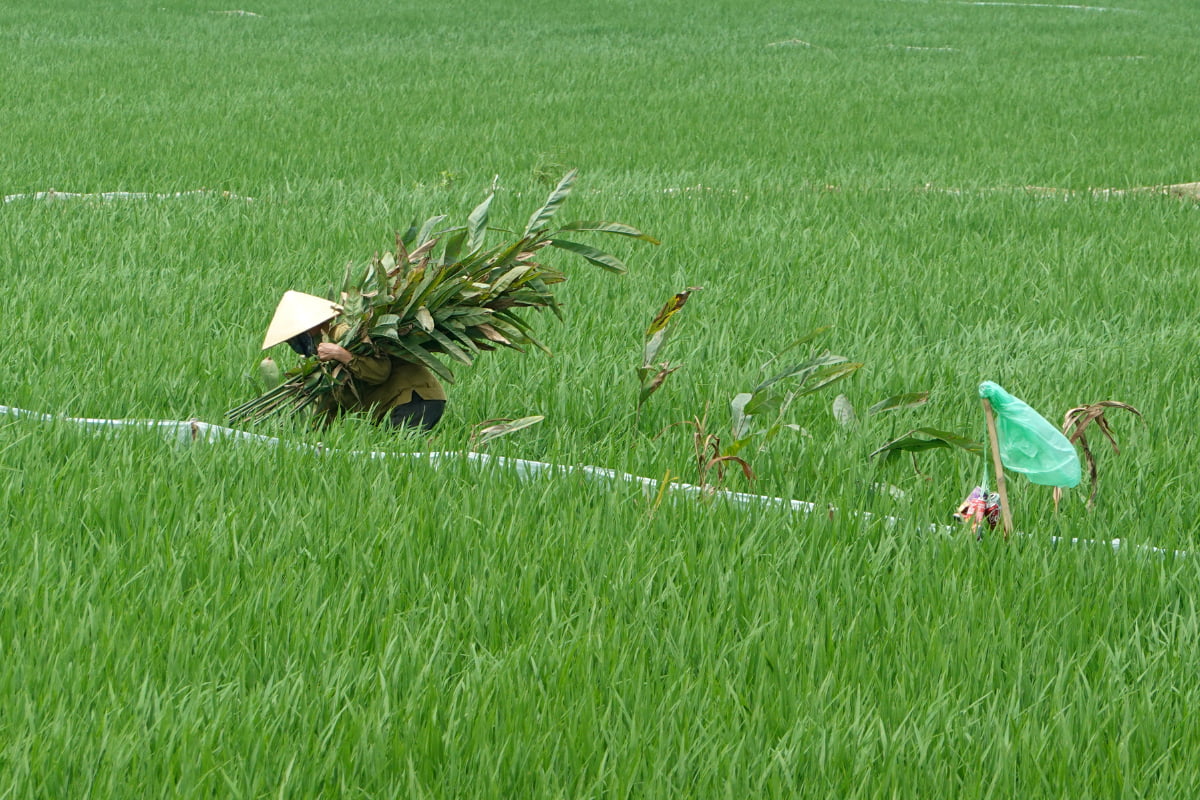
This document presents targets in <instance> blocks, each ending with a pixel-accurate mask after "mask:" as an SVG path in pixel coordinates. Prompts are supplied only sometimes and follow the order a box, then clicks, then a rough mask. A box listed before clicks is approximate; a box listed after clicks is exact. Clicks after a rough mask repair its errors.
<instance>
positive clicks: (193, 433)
mask: <svg viewBox="0 0 1200 800" xmlns="http://www.w3.org/2000/svg"><path fill="white" fill-rule="evenodd" d="M0 415H4V416H10V417H21V418H25V419H33V420H37V421H39V422H54V423H67V424H70V425H77V426H79V427H81V428H84V429H88V430H93V431H97V430H111V429H120V428H140V429H143V430H156V431H159V432H160V433H162V434H163V435H165V436H167V437H168V438H174V439H175V440H176V441H178V442H181V443H187V442H205V443H208V442H214V441H218V440H221V439H232V440H235V441H241V442H256V443H258V444H265V445H269V446H273V447H287V448H289V449H292V450H300V451H306V452H310V453H313V454H315V455H324V454H325V453H339V454H345V455H352V456H362V457H365V458H405V457H407V458H424V459H428V460H429V461H430V463H437V462H438V461H441V460H450V459H461V458H466V460H467V461H472V462H475V463H478V464H489V465H495V466H498V467H506V468H509V469H511V470H512V471H513V472H514V473H516V475H517V477H519V478H521V479H529V478H533V477H535V476H538V475H541V474H544V473H558V474H572V473H578V474H581V475H586V476H587V477H589V478H595V479H600V480H605V481H616V482H622V483H633V484H637V485H640V486H642V487H643V489H645V491H646V492H647V493H649V494H657V493H658V492H659V491H661V490H662V482H661V481H659V480H658V479H656V478H646V477H643V476H641V475H633V474H631V473H628V472H619V471H617V470H615V469H609V468H608V467H595V466H591V465H587V464H579V465H571V464H552V463H548V462H545V461H531V460H529V459H525V458H510V457H508V456H497V455H492V454H491V453H480V452H476V451H473V450H467V451H465V452H457V451H433V452H428V453H426V452H417V453H402V452H393V451H388V450H337V449H332V448H327V447H322V446H320V445H310V444H303V443H298V442H289V441H286V440H284V439H280V438H278V437H276V436H265V435H263V434H260V433H250V432H249V431H242V430H238V429H236V428H227V427H225V426H223V425H213V424H212V423H209V422H201V421H200V420H198V419H192V420H187V421H178V420H155V419H94V418H89V417H56V416H54V415H52V414H43V413H40V412H37V411H29V410H27V409H23V408H16V407H14V406H3V405H0ZM666 491H669V492H671V493H673V494H678V495H684V496H686V497H716V498H720V499H722V500H725V501H727V502H729V503H732V504H733V505H735V506H761V507H767V508H785V509H787V510H789V511H795V512H799V513H802V514H812V513H815V512H827V513H828V514H829V515H830V516H832V515H833V514H834V513H836V512H837V509H836V508H834V507H833V506H822V505H819V504H817V503H813V502H810V501H807V500H792V499H788V498H784V497H771V496H769V495H761V494H750V493H748V492H734V491H730V490H728V489H716V490H713V489H709V488H705V487H702V486H696V485H694V484H690V483H679V482H676V481H671V482H669V483H668V484H667V486H666ZM846 513H848V514H849V515H850V516H851V517H854V518H856V519H862V520H878V521H881V522H883V523H885V524H887V525H899V524H901V523H902V522H903V520H901V519H900V518H899V517H893V516H888V515H880V514H873V513H872V512H870V511H853V510H852V511H849V512H846ZM924 530H928V531H929V532H931V533H943V534H955V533H957V532H958V529H957V528H955V527H954V526H951V525H938V524H936V523H930V524H929V525H928V526H925V528H924ZM1015 535H1018V536H1021V535H1027V534H1020V533H1018V534H1015ZM1050 541H1051V542H1053V543H1055V544H1073V545H1084V544H1090V545H1108V546H1110V547H1111V548H1112V549H1113V550H1120V549H1121V548H1122V542H1121V540H1120V539H1111V540H1107V541H1105V540H1102V539H1080V538H1070V539H1068V538H1067V537H1065V536H1051V537H1050ZM1124 547H1125V549H1130V548H1131V547H1132V549H1134V550H1136V551H1139V552H1145V553H1153V554H1155V555H1168V554H1171V555H1175V556H1186V555H1188V551H1186V550H1168V549H1165V548H1162V547H1154V546H1153V545H1146V544H1139V545H1124Z"/></svg>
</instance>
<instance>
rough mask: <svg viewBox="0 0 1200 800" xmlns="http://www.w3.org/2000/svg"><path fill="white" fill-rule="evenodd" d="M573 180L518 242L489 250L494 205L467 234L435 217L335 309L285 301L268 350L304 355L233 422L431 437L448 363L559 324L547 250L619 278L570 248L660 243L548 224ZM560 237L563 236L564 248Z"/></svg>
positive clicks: (616, 263)
mask: <svg viewBox="0 0 1200 800" xmlns="http://www.w3.org/2000/svg"><path fill="white" fill-rule="evenodd" d="M574 181H575V171H574V170H571V171H570V172H568V173H567V174H566V175H564V176H563V178H562V180H561V181H559V182H558V185H557V186H556V187H555V188H554V191H553V192H551V193H550V196H549V197H548V198H547V199H546V202H545V203H544V204H543V205H542V207H541V208H539V209H538V210H537V211H535V212H534V213H533V215H532V216H531V217H530V218H529V222H528V224H527V225H526V226H525V229H524V232H523V233H521V234H519V235H516V238H515V239H510V240H509V241H505V242H501V243H500V244H497V245H494V246H490V247H489V246H488V244H487V242H486V239H487V235H488V232H489V231H492V230H497V231H503V232H505V233H510V234H511V233H512V231H509V230H508V229H506V228H495V229H493V228H492V227H490V226H489V224H488V213H489V212H488V209H489V207H490V206H491V202H492V199H493V195H491V194H489V195H488V196H487V198H486V199H484V201H483V202H482V203H480V204H479V205H478V206H476V207H475V210H474V211H472V212H471V214H470V216H468V217H467V222H466V224H465V225H448V224H447V223H446V222H445V220H446V216H445V215H443V214H439V215H437V216H433V217H430V218H429V219H427V220H425V222H424V224H422V225H420V226H417V225H416V223H415V222H414V223H413V225H411V226H410V227H409V229H408V230H407V231H404V232H401V231H397V232H396V246H395V250H394V251H390V252H386V253H383V254H382V255H380V254H379V253H376V254H375V256H374V257H373V258H371V260H370V261H369V262H368V263H367V264H365V265H358V266H356V265H355V264H354V263H353V262H351V263H350V264H348V265H347V267H346V272H345V277H344V279H343V281H342V288H341V292H340V296H339V300H338V301H337V302H336V303H335V302H334V301H332V300H326V299H324V298H321V297H314V296H313V295H307V294H303V293H301V292H288V293H287V294H285V295H284V297H283V300H282V301H281V302H280V304H279V308H278V309H277V310H276V312H275V318H274V320H272V322H271V327H270V329H269V330H268V331H267V337H266V339H265V340H264V341H263V349H266V348H268V347H271V346H273V345H276V344H280V343H282V342H288V343H289V344H291V346H292V349H294V350H296V352H298V353H301V354H303V355H305V356H306V357H305V358H304V360H303V361H301V363H300V364H299V365H298V366H296V367H295V368H293V369H290V370H288V371H287V372H286V373H285V374H284V379H283V381H282V382H278V381H276V380H271V381H270V383H272V384H275V385H274V386H273V387H272V388H269V389H268V390H267V392H266V393H265V394H263V395H261V396H260V397H256V398H254V399H252V400H248V401H246V402H245V403H242V404H241V405H239V406H237V407H236V408H232V409H230V410H229V411H227V412H226V414H225V416H226V417H227V418H228V419H229V421H230V422H233V423H238V422H243V421H250V422H257V421H260V420H265V419H268V418H270V417H273V416H275V415H277V414H291V415H295V414H299V413H301V412H308V411H309V410H310V409H316V410H317V411H318V412H323V413H324V414H325V419H326V420H328V419H329V418H331V417H333V416H336V415H337V414H338V413H341V412H344V411H366V412H368V413H370V414H371V415H372V417H373V418H374V419H375V420H376V421H378V422H387V423H390V424H393V425H409V426H413V427H419V428H422V429H424V430H429V429H430V428H432V427H433V426H434V425H436V424H437V421H438V419H439V418H440V417H441V415H442V412H443V410H444V409H445V405H446V393H445V391H444V390H443V389H442V385H441V383H439V382H438V381H439V379H440V380H443V381H445V382H447V383H453V382H454V373H453V372H451V370H450V367H449V366H447V364H446V363H445V362H446V361H449V362H456V363H458V364H467V365H469V364H472V363H474V361H475V358H476V357H477V356H478V355H479V354H480V353H487V352H491V351H493V350H496V349H498V348H507V349H510V350H515V351H517V352H526V348H527V347H534V348H537V349H539V350H543V351H545V352H547V353H549V352H550V350H549V348H547V347H546V345H544V344H543V343H542V342H540V341H538V339H537V337H536V336H535V335H534V333H533V327H532V325H530V323H529V319H528V314H529V313H532V312H535V311H542V310H545V309H550V310H551V311H552V312H553V313H554V315H555V316H557V317H558V318H560V319H561V318H562V305H561V304H560V303H559V300H558V298H557V297H555V295H554V290H553V289H552V288H551V287H553V286H554V285H555V284H559V283H562V282H563V281H565V280H566V279H567V276H566V275H565V274H563V273H562V272H560V271H559V270H558V269H556V268H555V267H553V266H550V265H548V264H546V263H544V262H542V261H541V258H542V255H543V254H544V253H545V252H547V251H549V250H557V251H560V252H563V253H566V254H571V255H575V256H578V257H580V258H582V259H583V260H585V261H587V262H589V263H591V264H593V265H595V266H598V267H600V268H602V269H604V270H607V271H609V272H614V273H623V272H625V271H626V270H625V265H624V264H623V263H622V262H621V261H620V260H619V259H618V258H616V256H613V255H611V254H609V253H605V252H603V251H601V250H597V249H596V248H595V247H592V246H591V245H588V244H584V243H583V242H579V241H576V240H575V237H576V236H577V235H579V234H591V233H608V234H615V235H618V236H624V237H629V238H632V239H640V240H642V241H646V242H651V243H654V244H658V240H657V239H655V238H654V237H652V236H648V235H646V234H644V233H642V232H641V231H639V230H638V229H637V228H634V227H633V226H631V225H626V224H624V223H621V222H597V221H594V220H593V221H589V220H576V221H574V222H568V223H567V224H566V225H562V226H561V227H559V226H555V225H552V224H551V221H552V219H553V217H554V215H555V213H556V212H557V211H558V209H559V207H560V206H561V205H562V204H563V201H564V200H566V198H567V195H568V194H570V192H571V186H572V185H573V183H574ZM564 234H565V235H566V237H567V238H564ZM435 376H436V377H435Z"/></svg>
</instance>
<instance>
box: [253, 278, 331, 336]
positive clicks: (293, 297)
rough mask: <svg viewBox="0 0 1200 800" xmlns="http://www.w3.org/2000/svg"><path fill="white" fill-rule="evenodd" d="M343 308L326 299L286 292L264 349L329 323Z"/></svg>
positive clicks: (269, 329)
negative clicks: (323, 323)
mask: <svg viewBox="0 0 1200 800" xmlns="http://www.w3.org/2000/svg"><path fill="white" fill-rule="evenodd" d="M341 310H342V307H341V306H339V305H338V304H337V303H334V302H333V301H332V300H326V299H325V298H324V297H316V296H315V295H311V294H305V293H304V292H292V291H288V292H284V294H283V299H282V300H280V301H279V306H278V307H277V308H276V309H275V316H274V318H272V320H271V326H270V327H269V328H267V336H266V338H265V339H263V345H262V349H263V350H266V349H267V348H268V347H274V346H275V345H277V344H279V343H280V342H286V341H287V340H288V339H290V338H292V337H293V336H297V335H299V334H301V333H304V332H305V331H307V330H311V329H312V328H315V327H317V326H318V325H320V324H321V323H322V322H328V321H329V320H331V319H333V318H334V317H336V316H337V315H338V312H340V311H341Z"/></svg>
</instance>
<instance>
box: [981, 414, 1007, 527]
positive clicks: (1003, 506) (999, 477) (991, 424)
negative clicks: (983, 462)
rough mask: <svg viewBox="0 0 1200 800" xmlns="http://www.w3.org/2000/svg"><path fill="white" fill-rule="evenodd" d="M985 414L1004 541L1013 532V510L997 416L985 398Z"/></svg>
mask: <svg viewBox="0 0 1200 800" xmlns="http://www.w3.org/2000/svg"><path fill="white" fill-rule="evenodd" d="M983 416H984V418H985V419H987V431H988V439H989V440H991V443H992V465H993V466H994V467H995V468H996V491H998V492H999V493H1000V516H1001V518H1002V520H1003V525H1004V541H1006V542H1007V541H1008V534H1009V533H1011V532H1012V527H1013V521H1012V511H1010V510H1009V508H1008V488H1007V487H1006V486H1005V485H1004V464H1003V463H1002V462H1001V461H1000V442H999V440H998V439H997V438H996V417H995V416H994V415H993V414H992V404H991V403H989V402H988V401H987V399H986V398H985V399H984V400H983Z"/></svg>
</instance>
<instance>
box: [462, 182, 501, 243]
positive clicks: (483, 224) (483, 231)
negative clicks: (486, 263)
mask: <svg viewBox="0 0 1200 800" xmlns="http://www.w3.org/2000/svg"><path fill="white" fill-rule="evenodd" d="M493 197H495V195H494V194H489V195H488V196H487V199H486V200H484V201H483V202H482V203H480V204H479V205H477V206H475V210H474V211H472V212H471V216H469V217H467V232H468V234H469V237H470V238H468V239H467V252H468V253H475V252H478V251H479V249H480V248H481V247H483V240H484V237H485V236H486V235H487V224H488V207H489V206H491V204H492V198H493Z"/></svg>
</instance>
